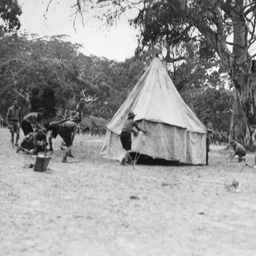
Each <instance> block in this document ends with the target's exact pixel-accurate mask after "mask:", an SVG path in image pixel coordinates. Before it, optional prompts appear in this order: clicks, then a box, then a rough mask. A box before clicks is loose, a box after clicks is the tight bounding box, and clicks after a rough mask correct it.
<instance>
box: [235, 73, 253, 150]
mask: <svg viewBox="0 0 256 256" xmlns="http://www.w3.org/2000/svg"><path fill="white" fill-rule="evenodd" d="M238 81H239V84H240V85H241V86H238ZM235 83H237V84H236V89H235V91H234V103H233V113H232V117H231V125H230V137H231V138H232V139H234V140H236V141H238V142H239V143H241V144H242V145H244V146H245V147H246V148H247V149H250V148H252V140H251V135H252V132H253V130H252V128H251V126H252V125H256V116H255V114H256V108H255V106H256V104H255V103H256V102H255V97H256V94H255V89H256V73H254V72H252V73H251V74H249V75H248V73H247V74H243V73H241V74H240V78H239V79H237V77H236V78H235Z"/></svg>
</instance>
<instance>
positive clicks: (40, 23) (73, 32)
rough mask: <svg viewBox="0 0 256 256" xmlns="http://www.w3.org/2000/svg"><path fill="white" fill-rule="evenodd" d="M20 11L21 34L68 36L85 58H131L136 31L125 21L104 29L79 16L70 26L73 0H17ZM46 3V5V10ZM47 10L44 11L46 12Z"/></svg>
mask: <svg viewBox="0 0 256 256" xmlns="http://www.w3.org/2000/svg"><path fill="white" fill-rule="evenodd" d="M18 2H19V5H20V6H21V8H22V15H21V16H20V21H21V29H20V31H21V32H28V33H34V34H38V35H39V36H40V37H41V36H51V35H63V34H65V35H68V36H69V38H68V40H69V41H71V42H73V43H80V44H82V45H83V48H82V49H81V51H82V52H83V53H84V54H85V55H87V56H88V55H96V56H98V57H100V56H103V57H106V58H108V59H110V60H116V61H124V60H125V59H126V58H130V57H132V56H133V55H134V51H135V49H136V46H137V35H138V31H136V30H135V29H134V28H132V27H130V26H129V24H128V21H127V19H126V18H123V19H122V20H120V21H119V22H117V24H116V25H113V26H111V27H108V26H106V25H105V24H104V23H103V22H101V21H99V20H98V19H96V18H94V17H93V15H90V14H89V13H87V14H84V25H83V23H82V22H81V19H80V17H79V16H78V18H77V19H76V25H75V27H74V24H73V23H74V9H72V7H71V6H72V3H74V1H73V0H18ZM48 3H50V6H49V9H48V11H47V6H48ZM46 11H47V12H46Z"/></svg>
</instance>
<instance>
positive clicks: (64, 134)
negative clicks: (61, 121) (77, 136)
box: [59, 126, 73, 147]
mask: <svg viewBox="0 0 256 256" xmlns="http://www.w3.org/2000/svg"><path fill="white" fill-rule="evenodd" d="M59 135H60V137H61V138H62V139H63V140H64V142H65V144H66V146H67V147H70V146H72V143H73V141H72V140H71V135H72V129H70V128H68V127H66V126H61V127H60V129H59Z"/></svg>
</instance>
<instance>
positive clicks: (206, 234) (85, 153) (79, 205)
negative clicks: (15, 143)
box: [0, 129, 256, 256]
mask: <svg viewBox="0 0 256 256" xmlns="http://www.w3.org/2000/svg"><path fill="white" fill-rule="evenodd" d="M0 137H1V146H0V147H1V151H0V250H1V253H0V255H3V256H20V255H24V256H30V255H31V256H58V255H60V256H64V255H65V256H84V255H89V256H98V255H99V256H123V255H124V256H126V255H127V256H132V255H134V256H158V255H159V256H167V255H168V256H169V255H175V256H176V255H177V256H180V255H185V256H192V255H195V256H201V255H202V256H205V255H212V256H215V255H227V256H230V255H233V256H236V255H239V256H241V255H243V256H249V255H252V256H254V255H256V169H253V168H250V167H248V166H245V165H244V163H236V162H232V163H227V162H226V161H225V158H226V157H227V155H228V154H229V153H230V151H229V150H225V149H223V147H219V148H216V147H215V148H212V150H211V152H210V166H146V165H136V166H135V168H133V167H132V166H120V164H119V163H118V162H115V161H107V160H104V159H101V158H100V157H99V152H100V149H101V145H102V140H103V138H99V137H95V138H92V137H90V136H82V135H78V136H77V137H76V139H75V145H74V154H75V156H76V158H75V159H71V160H70V161H71V163H68V164H64V163H61V157H62V154H63V152H62V151H61V150H60V149H59V146H60V143H61V140H60V139H59V138H57V139H56V140H55V141H54V148H55V151H54V153H53V155H52V159H51V161H50V163H49V169H48V170H47V171H46V172H42V173H40V172H35V171H34V170H33V168H28V165H29V164H31V163H34V162H35V158H32V157H31V156H28V155H24V154H22V153H19V154H17V153H16V152H15V149H13V148H12V147H11V145H10V142H9V141H10V138H9V132H8V130H7V129H0ZM252 162H253V155H252V154H249V155H248V156H247V163H249V164H252ZM234 179H235V180H236V181H238V182H239V186H238V190H237V191H233V190H231V191H229V190H227V189H226V187H225V183H228V184H231V183H232V181H233V180H234Z"/></svg>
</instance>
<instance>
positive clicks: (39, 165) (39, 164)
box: [34, 154, 51, 172]
mask: <svg viewBox="0 0 256 256" xmlns="http://www.w3.org/2000/svg"><path fill="white" fill-rule="evenodd" d="M50 160H51V157H50V156H47V155H44V154H38V155H37V157H36V163H35V166H34V171H36V172H45V171H46V169H47V166H48V164H49V162H50Z"/></svg>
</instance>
